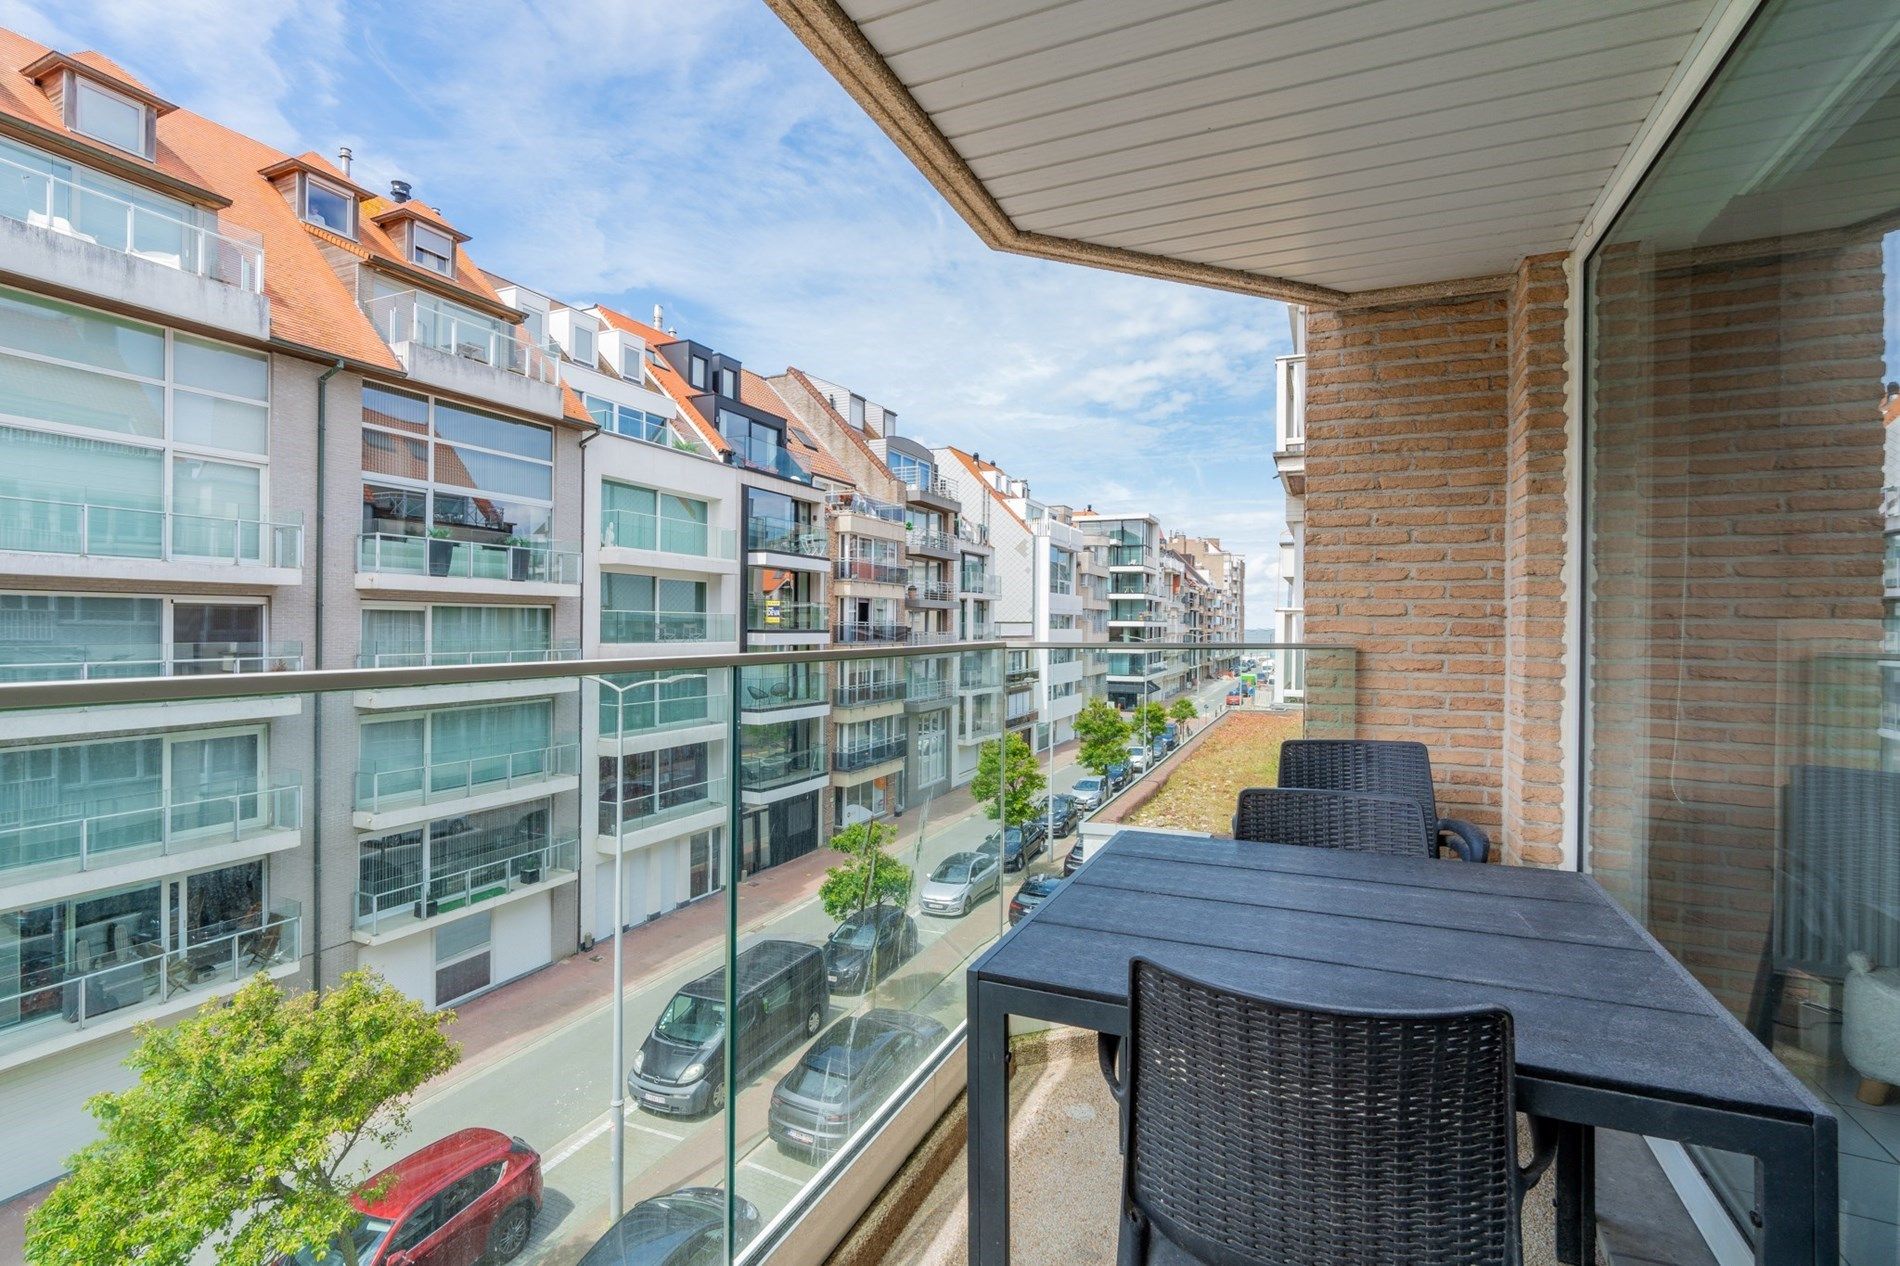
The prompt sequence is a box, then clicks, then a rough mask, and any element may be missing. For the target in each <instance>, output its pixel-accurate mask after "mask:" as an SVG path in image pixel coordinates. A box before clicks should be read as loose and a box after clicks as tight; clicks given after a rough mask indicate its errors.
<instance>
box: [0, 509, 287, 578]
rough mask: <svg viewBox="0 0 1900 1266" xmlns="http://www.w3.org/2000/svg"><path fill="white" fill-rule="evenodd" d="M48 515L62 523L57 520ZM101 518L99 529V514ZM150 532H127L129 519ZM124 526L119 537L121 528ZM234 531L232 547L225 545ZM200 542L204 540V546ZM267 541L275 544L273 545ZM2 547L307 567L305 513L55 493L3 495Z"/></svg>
mask: <svg viewBox="0 0 1900 1266" xmlns="http://www.w3.org/2000/svg"><path fill="white" fill-rule="evenodd" d="M49 519H57V520H59V521H60V522H59V523H58V524H57V525H55V524H52V523H49V522H48V520H49ZM95 519H97V520H98V526H97V528H95V524H94V520H95ZM129 524H130V525H142V526H144V527H146V528H147V529H149V530H147V531H144V532H139V533H134V534H128V533H126V532H125V531H124V528H125V527H126V526H127V525H129ZM113 528H117V529H119V531H118V533H117V534H116V535H117V537H118V542H117V544H115V543H114V541H113V537H114V535H115V534H114V533H113V532H112V531H111V530H110V529H113ZM226 533H228V540H229V548H218V549H212V548H210V545H211V544H212V543H214V542H215V543H217V544H219V545H222V544H223V542H224V541H225V540H226V537H225V535H223V534H226ZM194 541H202V542H203V543H204V547H203V548H199V547H198V546H197V545H195V544H194V543H193V542H194ZM267 542H268V549H267V548H266V544H267ZM0 550H6V551H8V552H11V553H19V554H72V555H76V556H78V557H80V558H146V559H156V560H164V561H167V562H171V561H179V560H182V561H186V562H212V561H216V562H227V561H228V562H230V563H232V564H234V565H235V564H239V563H259V564H262V565H264V566H269V567H302V566H303V516H302V515H298V514H294V513H293V514H288V515H286V516H284V517H283V518H281V519H244V518H235V517H233V518H220V517H217V516H213V515H204V514H185V513H182V512H179V511H176V510H143V509H139V508H137V507H133V506H102V505H94V504H93V503H91V502H89V501H61V500H58V499H57V498H52V497H11V496H0Z"/></svg>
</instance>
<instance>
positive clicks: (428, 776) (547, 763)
mask: <svg viewBox="0 0 1900 1266" xmlns="http://www.w3.org/2000/svg"><path fill="white" fill-rule="evenodd" d="M579 754H580V748H579V747H578V746H577V745H576V744H574V743H561V744H557V745H555V746H551V747H531V748H528V749H526V750H525V751H514V752H508V751H503V752H488V753H483V754H482V755H479V756H471V757H469V758H468V759H466V760H454V761H442V762H439V763H436V764H432V765H415V766H411V767H409V768H406V769H367V770H361V771H359V772H358V773H357V775H356V807H357V808H358V809H360V810H363V811H364V812H367V813H381V812H384V811H387V810H391V809H404V808H413V807H415V806H417V805H425V804H444V803H447V802H450V801H454V800H466V799H469V798H470V797H472V796H479V795H485V794H488V793H490V792H496V791H511V790H514V789H517V788H520V787H535V788H539V787H540V786H542V785H543V784H545V783H548V782H550V781H552V780H554V779H557V778H571V777H573V776H574V775H575V774H576V773H577V772H578V770H579Z"/></svg>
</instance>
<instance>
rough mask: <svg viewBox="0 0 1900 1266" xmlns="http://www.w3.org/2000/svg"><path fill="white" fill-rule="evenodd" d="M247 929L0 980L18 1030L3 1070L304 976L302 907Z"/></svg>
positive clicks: (274, 912)
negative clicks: (260, 984) (261, 980)
mask: <svg viewBox="0 0 1900 1266" xmlns="http://www.w3.org/2000/svg"><path fill="white" fill-rule="evenodd" d="M247 922H249V923H250V924H251V926H248V927H240V928H236V929H233V930H230V931H221V932H220V931H217V930H216V929H212V930H211V931H212V934H211V935H202V936H200V935H197V934H194V935H193V937H192V938H191V939H190V940H188V941H187V943H186V944H185V945H183V946H177V945H167V944H166V943H165V941H164V940H163V939H157V938H154V939H149V940H141V939H139V938H138V937H137V936H136V935H135V936H133V937H129V938H124V939H125V940H126V941H129V942H130V943H129V944H124V943H122V944H121V945H120V946H119V947H118V948H116V949H113V950H109V951H107V954H106V956H107V957H111V958H112V959H114V960H115V961H112V962H110V963H108V964H106V965H103V966H94V967H92V968H90V969H89V970H87V971H83V972H73V973H61V972H59V971H58V969H56V968H45V969H37V970H32V969H30V970H24V971H21V972H19V973H18V974H17V975H15V974H13V973H9V974H8V976H7V977H6V978H5V979H4V980H0V1015H4V1016H7V1017H9V1018H10V1019H12V1020H13V1021H14V1023H11V1024H9V1025H8V1026H6V1027H4V1028H0V1068H5V1067H10V1066H13V1065H16V1064H19V1063H21V1062H22V1061H24V1060H26V1059H38V1058H43V1057H44V1056H46V1055H49V1054H51V1053H53V1052H55V1051H58V1050H61V1049H64V1048H66V1047H70V1046H74V1045H77V1044H78V1043H80V1042H83V1041H87V1040H90V1039H92V1038H97V1037H103V1036H105V1035H107V1034H110V1033H118V1032H123V1031H125V1030H127V1029H129V1028H131V1027H132V1026H133V1025H134V1024H136V1023H138V1022H139V1021H141V1020H156V1019H159V1018H161V1017H163V1016H167V1015H177V1014H180V1013H182V1012H186V1011H192V1010H196V1009H197V1008H198V1007H199V1006H200V1005H202V1004H203V1003H204V1002H205V1000H206V999H208V998H214V997H218V996H219V995H222V994H228V993H233V992H235V991H236V990H237V988H238V987H239V986H240V985H242V984H243V983H244V982H245V981H247V980H249V979H251V978H252V977H253V976H255V975H257V974H258V973H259V972H264V973H266V974H268V975H271V976H282V975H288V974H289V973H291V972H293V971H295V970H296V969H297V961H298V959H299V958H301V957H302V954H303V938H302V933H303V910H302V907H301V906H299V905H298V904H297V903H296V902H294V901H278V902H273V903H272V904H271V905H270V907H269V908H268V909H267V910H266V911H263V912H261V913H260V914H258V915H257V916H255V917H254V918H253V919H252V920H247ZM171 939H174V940H175V939H176V938H175V936H174V937H173V938H171Z"/></svg>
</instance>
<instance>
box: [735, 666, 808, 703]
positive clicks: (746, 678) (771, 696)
mask: <svg viewBox="0 0 1900 1266" xmlns="http://www.w3.org/2000/svg"><path fill="white" fill-rule="evenodd" d="M825 681H826V674H825V668H824V665H822V664H764V665H761V666H759V667H757V668H753V667H749V666H748V667H747V668H745V669H743V670H741V672H740V673H739V682H740V686H739V706H740V707H741V708H743V709H745V710H746V711H747V712H770V711H775V710H777V709H780V708H809V707H813V706H815V705H817V704H821V703H823V702H824V701H825V697H826V696H825Z"/></svg>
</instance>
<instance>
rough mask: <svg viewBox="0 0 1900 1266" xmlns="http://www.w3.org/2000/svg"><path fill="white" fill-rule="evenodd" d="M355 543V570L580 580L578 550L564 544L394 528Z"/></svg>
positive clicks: (361, 537) (563, 582) (476, 577)
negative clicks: (475, 538) (471, 538)
mask: <svg viewBox="0 0 1900 1266" xmlns="http://www.w3.org/2000/svg"><path fill="white" fill-rule="evenodd" d="M356 541H357V544H356V569H357V570H358V571H363V572H380V573H388V574H394V575H404V576H424V575H427V576H441V577H449V578H453V579H456V580H507V581H515V582H525V581H534V582H539V583H543V584H555V585H577V584H579V583H580V573H581V553H580V550H578V549H576V548H575V547H573V546H572V545H568V544H566V543H565V542H557V541H530V542H528V543H526V544H513V545H511V544H508V543H506V542H502V541H467V540H459V539H457V538H454V537H445V536H409V535H406V534H404V533H398V532H364V533H362V534H361V535H359V536H358V537H357V538H356Z"/></svg>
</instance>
